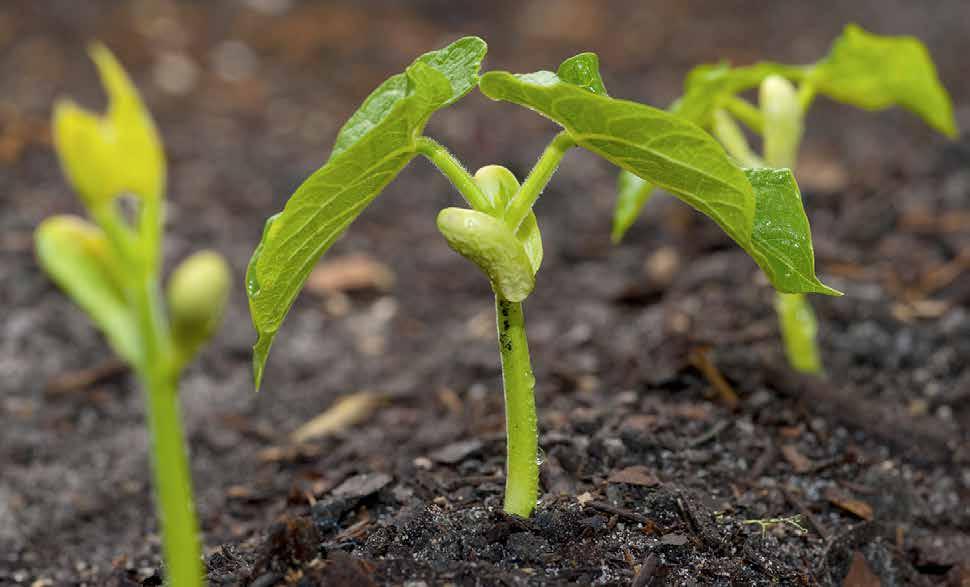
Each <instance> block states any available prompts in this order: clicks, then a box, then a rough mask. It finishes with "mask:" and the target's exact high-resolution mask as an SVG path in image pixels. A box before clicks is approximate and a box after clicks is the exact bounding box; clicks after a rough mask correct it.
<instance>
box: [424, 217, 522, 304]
mask: <svg viewBox="0 0 970 587" xmlns="http://www.w3.org/2000/svg"><path fill="white" fill-rule="evenodd" d="M438 230H440V231H441V234H443V235H444V236H445V239H446V240H447V241H448V245H449V246H451V248H452V249H454V250H455V251H456V252H458V254H460V255H461V256H463V257H465V258H466V259H468V260H469V261H471V262H473V263H475V264H476V265H478V267H479V268H480V269H481V270H482V272H484V273H485V275H486V276H488V280H489V282H490V283H491V284H492V289H493V290H495V293H496V294H497V295H498V296H499V297H500V298H502V299H505V300H508V301H510V302H521V301H522V300H524V299H525V298H526V297H528V295H529V294H530V293H532V290H533V288H535V284H536V281H535V271H534V270H533V269H532V260H531V259H530V258H529V255H528V254H527V253H526V250H525V246H524V245H523V244H522V241H520V240H519V239H518V238H517V237H516V235H514V234H512V230H511V229H510V228H509V227H508V226H507V225H506V224H505V222H503V221H502V219H500V218H495V217H494V216H489V215H488V214H486V213H484V212H478V211H477V210H467V209H465V208H445V209H444V210H442V211H441V212H440V213H439V214H438Z"/></svg>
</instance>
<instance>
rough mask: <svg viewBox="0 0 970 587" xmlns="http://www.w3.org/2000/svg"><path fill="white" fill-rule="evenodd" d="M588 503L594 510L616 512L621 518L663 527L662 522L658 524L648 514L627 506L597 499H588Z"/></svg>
mask: <svg viewBox="0 0 970 587" xmlns="http://www.w3.org/2000/svg"><path fill="white" fill-rule="evenodd" d="M586 505H587V506H589V507H591V508H593V509H594V510H599V511H601V512H606V513H608V514H616V515H617V516H620V517H621V518H625V519H627V520H631V521H634V522H639V523H641V524H644V525H649V526H652V527H654V528H658V529H661V526H660V524H658V523H656V522H655V521H653V520H651V519H650V518H648V517H647V516H644V515H643V514H638V513H637V512H635V511H633V510H628V509H625V508H621V507H617V506H615V505H610V504H608V503H606V502H602V501H595V500H594V501H588V502H586ZM661 530H662V529H661Z"/></svg>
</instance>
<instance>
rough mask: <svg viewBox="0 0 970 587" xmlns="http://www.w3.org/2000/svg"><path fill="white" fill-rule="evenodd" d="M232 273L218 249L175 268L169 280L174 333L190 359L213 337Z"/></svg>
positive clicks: (184, 355)
mask: <svg viewBox="0 0 970 587" xmlns="http://www.w3.org/2000/svg"><path fill="white" fill-rule="evenodd" d="M230 280H231V275H230V272H229V266H228V265H227V264H226V261H225V259H223V258H222V256H221V255H220V254H218V253H216V252H214V251H200V252H198V253H195V254H194V255H192V256H191V257H189V258H188V259H186V260H184V261H182V263H181V264H180V265H179V266H178V267H176V268H175V271H173V272H172V276H171V277H170V278H169V280H168V291H167V298H168V311H169V318H170V320H171V324H172V336H173V338H174V339H175V343H176V345H177V346H178V349H179V352H180V353H181V354H182V356H183V357H185V358H188V357H189V356H191V355H192V354H193V353H194V352H195V350H196V349H197V348H198V347H199V345H201V344H202V343H204V342H205V341H206V340H208V339H209V337H210V336H212V334H213V333H214V332H215V330H216V327H217V326H218V325H219V321H220V320H221V319H222V313H223V310H225V307H226V301H227V299H228V297H229V285H230Z"/></svg>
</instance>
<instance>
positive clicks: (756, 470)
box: [748, 440, 778, 483]
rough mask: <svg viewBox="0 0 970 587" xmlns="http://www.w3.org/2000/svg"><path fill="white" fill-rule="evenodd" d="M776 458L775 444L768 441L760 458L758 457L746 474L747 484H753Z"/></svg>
mask: <svg viewBox="0 0 970 587" xmlns="http://www.w3.org/2000/svg"><path fill="white" fill-rule="evenodd" d="M777 456H778V449H777V448H775V443H774V442H772V441H771V440H769V441H768V445H767V446H765V450H764V451H762V453H761V456H759V457H758V460H757V461H755V462H754V465H753V466H752V467H751V471H750V472H749V473H748V482H750V483H754V482H755V481H757V480H758V479H759V478H760V477H761V476H762V475H764V472H765V470H767V469H768V467H769V466H770V465H771V464H772V463H774V462H775V458H776V457H777Z"/></svg>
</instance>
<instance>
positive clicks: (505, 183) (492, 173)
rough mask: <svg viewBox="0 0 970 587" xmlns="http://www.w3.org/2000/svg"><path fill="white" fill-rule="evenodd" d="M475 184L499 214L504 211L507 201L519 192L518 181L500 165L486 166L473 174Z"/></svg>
mask: <svg viewBox="0 0 970 587" xmlns="http://www.w3.org/2000/svg"><path fill="white" fill-rule="evenodd" d="M474 179H475V183H476V184H477V185H478V187H479V188H481V190H482V192H484V193H485V196H486V197H487V198H488V199H489V201H490V202H491V203H492V206H494V207H495V209H496V210H497V211H499V213H501V212H502V211H504V210H505V207H506V206H507V205H508V203H509V200H511V199H512V196H514V195H515V192H517V191H519V180H517V179H515V175H514V174H513V173H512V172H511V171H509V170H508V169H506V168H505V167H502V166H501V165H486V166H485V167H482V168H481V169H479V170H478V171H476V172H475V178H474Z"/></svg>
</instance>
